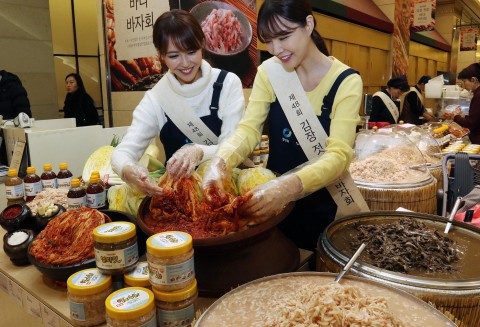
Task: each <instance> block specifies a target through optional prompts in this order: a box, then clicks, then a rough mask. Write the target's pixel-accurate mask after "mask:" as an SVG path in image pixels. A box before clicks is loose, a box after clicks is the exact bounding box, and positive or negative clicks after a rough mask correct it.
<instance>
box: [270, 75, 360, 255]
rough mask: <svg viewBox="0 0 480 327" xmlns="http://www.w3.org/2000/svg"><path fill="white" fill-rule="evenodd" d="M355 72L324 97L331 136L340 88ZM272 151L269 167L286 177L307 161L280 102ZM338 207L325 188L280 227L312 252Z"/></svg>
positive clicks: (274, 113)
mask: <svg viewBox="0 0 480 327" xmlns="http://www.w3.org/2000/svg"><path fill="white" fill-rule="evenodd" d="M354 73H356V71H354V70H353V69H347V70H345V71H344V72H342V73H341V74H340V75H339V76H338V77H337V79H336V81H335V83H334V84H333V85H332V88H331V89H330V91H329V93H328V94H327V95H326V96H325V98H324V100H323V105H322V112H321V115H320V116H317V117H318V120H319V121H320V123H321V124H322V126H323V128H324V129H325V132H326V133H327V135H330V123H331V120H330V114H331V112H332V105H333V100H334V99H335V94H336V93H337V89H338V87H339V85H340V84H341V82H342V81H343V79H345V77H347V76H348V75H350V74H354ZM267 124H268V131H269V142H270V144H269V145H270V149H269V155H268V162H267V168H268V169H270V170H272V171H274V172H276V173H280V174H283V173H285V172H287V171H289V170H291V169H293V168H295V167H297V166H299V165H301V164H303V163H305V162H306V161H307V157H306V155H305V153H304V152H303V150H302V148H301V146H300V145H299V144H298V143H297V138H296V137H295V134H294V133H293V131H292V128H291V126H290V123H289V122H288V120H287V117H286V116H285V113H284V112H283V110H282V108H281V106H280V103H279V102H278V100H275V102H274V103H272V104H271V105H270V111H269V114H268V118H267ZM336 212H337V205H336V203H335V201H334V200H333V198H332V196H331V195H330V193H329V192H328V190H327V189H326V188H322V189H320V190H318V191H316V192H314V193H312V194H310V195H308V196H306V197H304V198H302V199H300V200H298V201H296V203H295V207H294V208H293V210H292V212H291V213H290V214H289V215H288V216H287V217H286V218H285V219H284V220H283V221H282V222H281V223H280V224H279V225H278V228H279V229H280V230H281V231H282V232H283V233H284V234H285V235H286V236H287V237H288V238H289V239H290V240H292V241H293V242H294V243H295V244H296V245H297V246H298V247H299V248H302V249H306V250H310V251H313V250H314V249H315V248H316V244H317V241H318V238H319V236H320V234H321V233H322V232H323V230H324V229H325V228H326V227H327V226H328V225H329V224H330V223H331V222H333V220H334V219H335V214H336Z"/></svg>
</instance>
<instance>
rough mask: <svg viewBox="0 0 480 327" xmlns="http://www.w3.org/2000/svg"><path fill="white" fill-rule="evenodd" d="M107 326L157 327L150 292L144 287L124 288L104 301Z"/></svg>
mask: <svg viewBox="0 0 480 327" xmlns="http://www.w3.org/2000/svg"><path fill="white" fill-rule="evenodd" d="M105 307H106V312H107V314H106V318H107V326H109V327H157V319H156V315H155V301H154V296H153V293H152V291H150V290H149V289H146V288H144V287H126V288H122V289H120V290H118V291H115V292H113V293H112V294H110V295H109V296H108V297H107V299H106V300H105Z"/></svg>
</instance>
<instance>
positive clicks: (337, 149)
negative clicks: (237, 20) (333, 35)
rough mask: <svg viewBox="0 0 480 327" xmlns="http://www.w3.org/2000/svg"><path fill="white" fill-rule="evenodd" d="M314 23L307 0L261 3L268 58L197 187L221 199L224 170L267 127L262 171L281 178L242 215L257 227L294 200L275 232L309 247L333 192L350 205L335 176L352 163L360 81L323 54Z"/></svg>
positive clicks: (260, 191) (259, 192)
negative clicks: (267, 145) (235, 123)
mask: <svg viewBox="0 0 480 327" xmlns="http://www.w3.org/2000/svg"><path fill="white" fill-rule="evenodd" d="M315 23H316V22H315V18H314V17H313V13H312V8H311V6H310V3H309V1H307V0H302V1H298V0H287V1H285V0H266V1H265V2H264V4H263V5H262V7H261V8H260V11H259V13H258V27H257V32H258V37H259V39H260V40H261V41H262V42H264V43H265V44H266V46H267V50H268V52H269V53H270V54H272V55H273V57H272V58H270V59H268V60H266V61H265V62H263V63H262V64H261V65H260V66H259V67H258V73H257V76H256V78H255V81H254V84H253V89H252V93H251V96H250V99H249V103H248V107H247V110H246V113H245V116H244V118H243V119H242V120H241V121H240V123H239V125H238V127H237V129H236V130H235V132H234V133H233V135H231V136H230V137H229V138H228V139H226V140H225V142H223V143H222V144H220V145H219V148H218V150H217V152H216V157H215V158H214V159H212V162H211V164H210V166H209V167H208V168H207V169H206V172H205V174H204V180H203V185H202V187H203V190H204V193H205V195H206V198H207V200H210V201H212V202H213V201H214V200H215V197H218V196H220V197H222V196H223V195H224V186H223V184H224V183H223V181H224V180H225V179H226V176H227V175H228V171H229V170H231V169H232V168H233V167H236V166H237V165H239V164H240V163H241V162H242V161H243V160H244V158H246V157H247V156H248V155H249V154H250V153H251V152H252V150H253V149H254V148H255V146H256V145H257V144H258V142H259V140H260V138H261V134H262V130H263V126H264V124H267V125H268V133H269V142H270V154H269V158H268V165H267V168H269V169H271V170H273V171H275V172H277V173H280V174H282V176H280V177H278V178H276V179H274V180H272V181H270V182H267V183H265V184H263V185H260V186H257V187H256V188H254V189H253V190H252V191H251V192H252V193H253V195H252V198H251V199H250V200H249V201H248V202H247V203H245V204H244V205H243V206H242V207H241V208H240V209H241V213H242V215H245V216H249V217H251V218H252V220H253V221H254V222H257V223H259V222H262V221H265V220H266V219H268V218H270V217H272V216H274V215H275V214H278V213H279V212H280V211H281V210H282V209H283V208H284V207H285V206H286V205H287V204H288V203H290V202H292V201H297V200H298V201H297V202H296V205H295V208H294V209H293V211H292V212H291V214H290V215H289V216H288V217H287V218H286V219H285V220H284V221H283V222H282V223H281V224H280V226H279V227H280V229H281V230H282V231H283V232H284V233H285V234H286V235H287V236H288V237H289V238H290V239H291V240H293V241H294V242H295V243H296V245H297V246H299V247H301V248H305V249H310V250H313V249H314V248H315V245H316V241H317V239H318V237H319V235H320V234H321V232H322V231H323V229H324V228H325V227H326V226H327V225H328V224H329V223H331V222H332V221H333V219H334V217H335V215H336V212H337V203H339V202H338V201H337V200H335V201H334V200H333V198H334V197H335V196H332V195H333V193H332V192H331V189H335V188H337V189H338V192H339V193H338V194H337V195H340V202H343V205H344V206H349V205H351V204H352V201H353V199H352V198H351V197H350V195H349V194H350V193H349V191H350V190H349V189H347V188H346V187H344V185H343V184H341V183H340V182H338V178H339V177H340V176H341V175H342V174H344V173H345V172H346V171H347V168H348V166H349V164H350V161H351V160H352V156H353V150H352V145H353V142H354V140H355V135H356V133H355V129H356V125H357V122H358V121H359V114H358V110H359V107H360V103H361V99H362V80H361V78H360V76H359V75H358V74H357V73H356V72H355V71H353V70H352V69H351V68H349V67H348V66H346V65H345V64H343V63H342V62H340V61H339V60H337V59H335V58H334V57H330V56H328V50H327V49H326V47H325V43H324V41H323V39H322V38H321V37H320V35H319V33H318V32H317V31H316V30H315ZM312 117H313V118H312ZM332 184H335V185H332ZM328 185H331V186H332V187H331V188H330V189H329V190H327V186H328ZM340 193H342V194H340ZM361 200H363V199H361ZM340 204H342V203H340Z"/></svg>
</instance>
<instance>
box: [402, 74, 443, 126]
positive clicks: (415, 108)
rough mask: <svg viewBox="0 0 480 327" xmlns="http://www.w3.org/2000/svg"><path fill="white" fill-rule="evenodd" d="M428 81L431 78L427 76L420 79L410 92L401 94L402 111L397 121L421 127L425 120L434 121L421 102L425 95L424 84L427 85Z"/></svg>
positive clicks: (433, 117)
mask: <svg viewBox="0 0 480 327" xmlns="http://www.w3.org/2000/svg"><path fill="white" fill-rule="evenodd" d="M430 79H431V77H430V76H428V75H424V76H422V77H420V79H419V80H418V82H417V84H415V85H414V86H412V87H410V90H409V91H407V92H406V93H405V94H403V96H402V101H401V104H400V108H401V109H402V110H401V113H400V118H399V119H398V120H399V121H400V120H402V121H403V122H404V123H410V124H414V125H421V124H423V123H424V122H425V120H427V121H435V120H436V118H435V116H434V115H432V114H431V113H429V112H428V111H427V110H426V109H425V105H424V101H423V100H424V95H425V84H427V83H428V81H429V80H430Z"/></svg>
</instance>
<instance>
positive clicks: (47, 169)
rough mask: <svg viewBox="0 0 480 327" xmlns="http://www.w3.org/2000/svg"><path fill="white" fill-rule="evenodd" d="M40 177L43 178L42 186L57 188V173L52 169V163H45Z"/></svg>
mask: <svg viewBox="0 0 480 327" xmlns="http://www.w3.org/2000/svg"><path fill="white" fill-rule="evenodd" d="M40 179H41V180H42V186H43V188H44V189H46V188H57V174H55V173H54V172H53V171H52V165H51V164H44V165H43V173H42V175H40Z"/></svg>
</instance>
